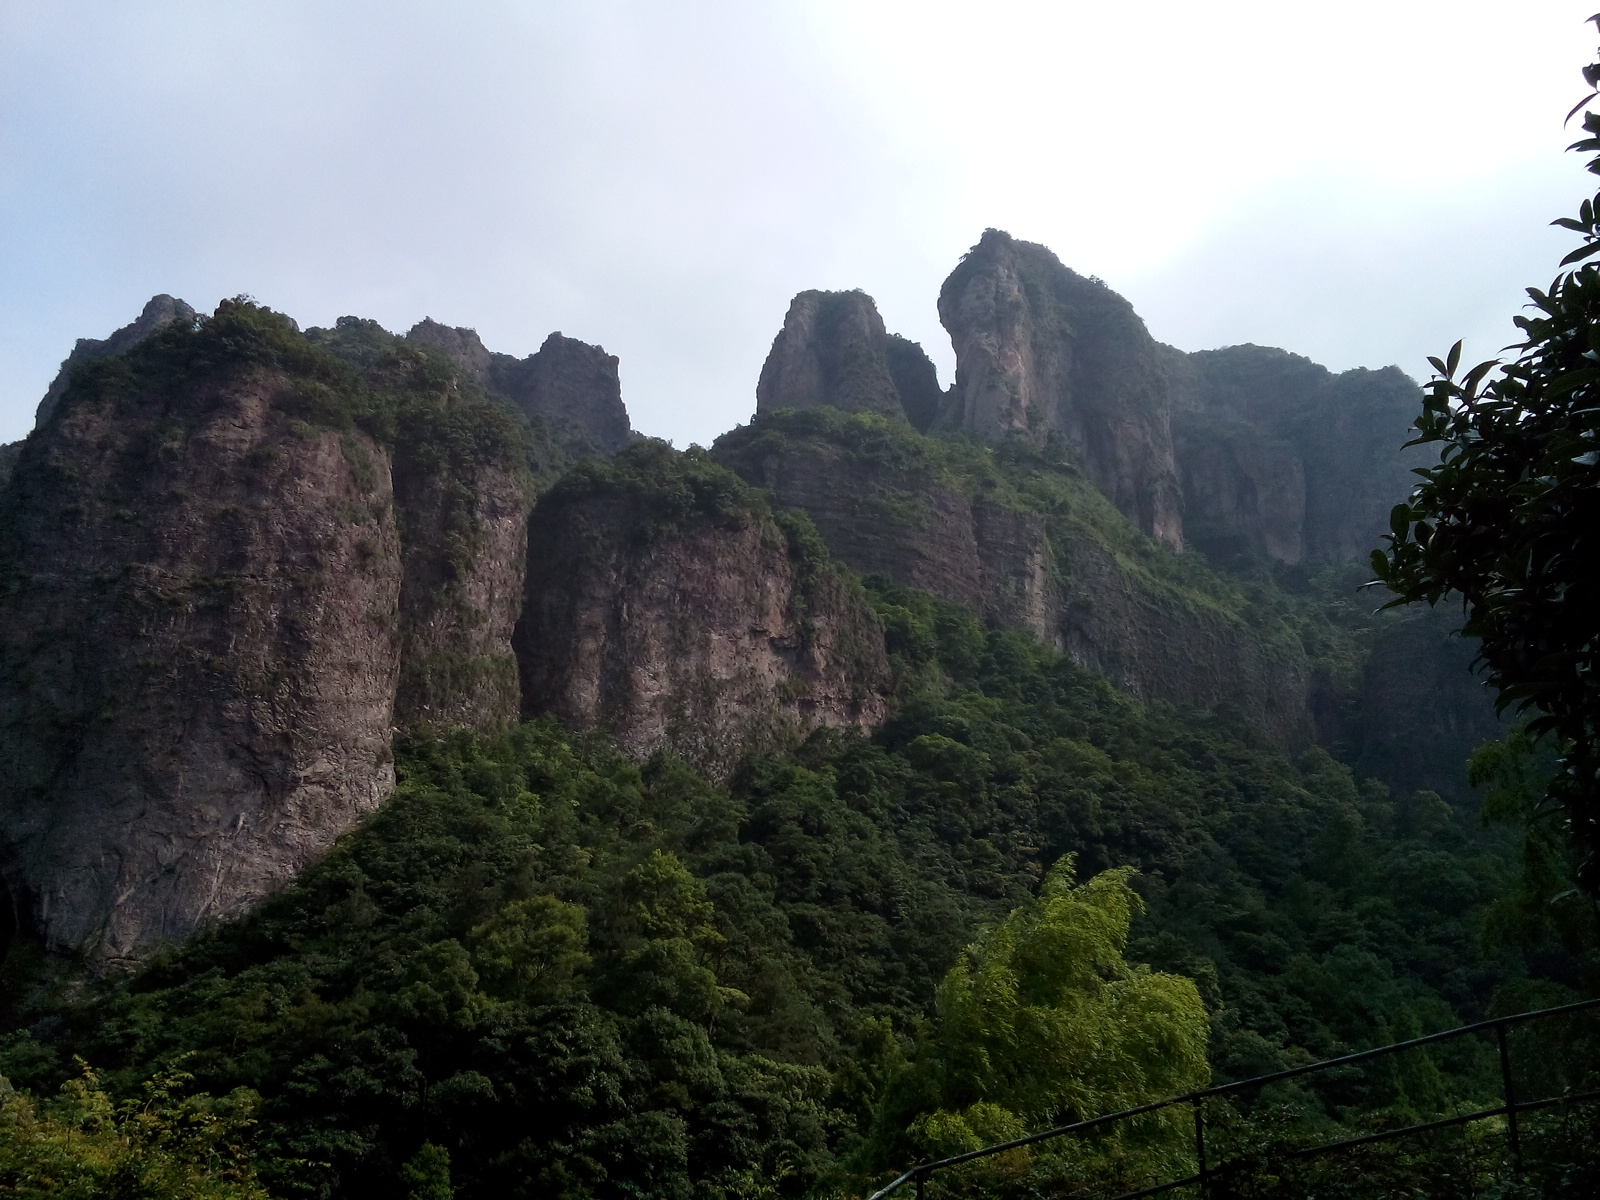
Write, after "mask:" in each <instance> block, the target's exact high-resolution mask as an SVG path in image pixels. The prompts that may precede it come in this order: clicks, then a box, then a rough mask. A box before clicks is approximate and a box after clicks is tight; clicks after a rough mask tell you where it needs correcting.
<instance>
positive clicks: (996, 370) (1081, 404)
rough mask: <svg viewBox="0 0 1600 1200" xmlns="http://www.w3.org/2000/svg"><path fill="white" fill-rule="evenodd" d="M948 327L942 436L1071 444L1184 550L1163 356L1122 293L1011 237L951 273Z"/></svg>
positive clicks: (943, 300) (1133, 513)
mask: <svg viewBox="0 0 1600 1200" xmlns="http://www.w3.org/2000/svg"><path fill="white" fill-rule="evenodd" d="M939 319H940V320H941V321H942V322H943V323H944V327H945V328H946V329H947V330H949V332H950V338H951V341H952V342H953V343H954V345H955V351H956V382H955V386H954V388H953V389H952V390H951V394H950V399H949V401H948V403H947V405H946V407H945V409H944V411H943V412H942V413H941V415H940V418H939V421H938V425H937V427H938V428H941V429H955V430H964V431H967V432H969V433H972V434H975V435H976V436H978V437H980V438H982V439H984V440H985V441H990V442H999V441H1003V440H1005V439H1007V438H1011V437H1019V438H1022V439H1024V440H1026V441H1028V442H1029V443H1031V444H1034V445H1043V444H1044V443H1045V442H1046V441H1047V440H1049V439H1050V438H1051V437H1052V436H1056V437H1060V438H1061V439H1063V440H1064V442H1065V443H1066V445H1067V446H1068V447H1070V449H1071V451H1072V453H1073V454H1074V455H1075V456H1076V457H1077V459H1078V460H1079V461H1080V462H1081V463H1082V464H1083V466H1084V468H1085V469H1086V470H1087V471H1088V473H1089V476H1090V478H1092V479H1093V480H1094V481H1095V483H1096V484H1097V485H1098V486H1099V487H1100V488H1101V489H1102V490H1103V491H1104V492H1105V493H1106V495H1107V496H1109V497H1110V498H1111V500H1112V502H1113V503H1114V504H1116V506H1117V507H1118V508H1119V509H1120V510H1121V511H1122V512H1123V513H1125V514H1126V515H1127V516H1128V517H1129V518H1130V519H1132V520H1133V521H1134V522H1136V523H1137V524H1138V526H1139V527H1140V528H1141V529H1143V530H1144V531H1145V532H1146V533H1149V534H1151V535H1152V536H1154V537H1155V538H1157V539H1158V540H1159V541H1162V542H1165V543H1167V544H1168V545H1170V546H1172V547H1173V548H1174V549H1181V548H1182V545H1183V522H1182V516H1181V505H1180V498H1179V490H1178V480H1177V472H1176V469H1175V467H1174V465H1173V458H1172V437H1171V432H1170V429H1169V425H1168V419H1169V411H1170V395H1169V391H1170V387H1169V381H1168V373H1167V371H1166V369H1165V362H1164V357H1163V354H1162V351H1161V348H1160V347H1158V346H1157V344H1156V342H1155V341H1154V340H1153V339H1152V338H1151V337H1150V334H1149V332H1148V331H1147V330H1146V329H1145V327H1144V322H1143V321H1141V320H1140V319H1139V317H1138V314H1136V313H1135V312H1134V311H1133V307H1132V305H1130V304H1129V303H1128V302H1127V301H1126V300H1124V299H1123V298H1122V297H1121V296H1118V295H1117V294H1116V293H1115V292H1113V291H1112V290H1111V289H1110V288H1108V287H1106V286H1105V284H1103V283H1101V282H1100V281H1098V280H1095V279H1085V278H1084V277H1083V276H1081V275H1078V274H1076V273H1075V272H1073V271H1070V270H1068V269H1067V268H1066V267H1064V266H1062V265H1061V263H1060V261H1059V260H1058V259H1057V258H1056V257H1055V255H1054V254H1052V253H1051V252H1050V251H1049V250H1047V249H1045V247H1043V246H1038V245H1034V244H1033V243H1031V242H1022V241H1017V240H1016V239H1014V238H1012V237H1011V236H1010V235H1009V234H1006V233H1002V232H1000V231H999V230H995V229H990V230H987V231H986V232H985V233H984V235H983V238H982V240H980V241H979V242H978V244H977V245H976V246H974V247H973V248H972V250H971V251H969V252H968V254H967V255H966V257H965V258H963V259H962V261H961V264H960V265H959V266H957V267H956V269H955V270H954V271H953V272H951V274H950V277H949V278H948V279H946V280H945V283H944V287H943V288H942V289H941V290H940V293H939Z"/></svg>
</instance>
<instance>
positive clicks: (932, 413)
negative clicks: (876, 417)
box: [885, 333, 945, 433]
mask: <svg viewBox="0 0 1600 1200" xmlns="http://www.w3.org/2000/svg"><path fill="white" fill-rule="evenodd" d="M885 351H886V354H887V357H888V360H889V375H890V377H891V378H892V379H893V380H894V386H895V390H896V391H897V392H899V393H900V407H901V408H902V409H903V410H904V411H905V416H906V420H908V421H910V422H911V426H912V428H914V429H915V430H916V431H917V432H918V433H927V432H928V430H930V429H932V428H933V423H934V422H935V421H936V420H938V418H939V410H940V409H941V408H943V407H944V400H945V394H944V392H943V390H941V389H940V387H939V369H938V368H937V367H935V366H934V365H933V360H932V359H931V358H929V357H928V355H927V353H926V352H925V351H924V350H923V349H922V346H921V345H920V344H919V343H917V342H913V341H911V340H910V339H909V338H903V337H901V336H900V335H899V334H898V333H891V334H890V335H889V343H888V345H887V347H885Z"/></svg>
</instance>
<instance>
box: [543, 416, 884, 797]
mask: <svg viewBox="0 0 1600 1200" xmlns="http://www.w3.org/2000/svg"><path fill="white" fill-rule="evenodd" d="M672 454H673V452H672V451H670V450H668V449H666V448H665V447H657V446H651V445H647V446H644V447H641V448H640V449H639V450H638V451H629V452H628V454H627V455H625V456H624V458H625V459H627V460H628V461H627V463H626V469H627V471H628V472H629V473H628V474H627V475H625V476H623V477H620V478H619V477H617V476H615V475H605V474H599V473H595V472H591V473H588V474H585V472H584V470H582V469H580V471H579V472H578V473H577V474H576V475H574V476H569V477H568V479H567V480H566V481H564V482H563V483H562V484H560V485H558V486H557V487H556V488H555V489H554V490H553V491H552V492H551V493H549V494H547V495H546V496H545V497H544V498H543V499H542V500H541V501H540V503H539V504H538V506H537V507H536V508H535V509H534V512H533V516H532V518H531V519H530V522H529V548H528V585H527V607H526V609H525V611H524V615H523V620H522V623H521V624H520V625H519V626H518V630H517V651H518V659H519V662H520V665H521V669H522V688H523V698H524V703H525V705H526V708H527V711H528V713H529V715H537V714H541V713H554V714H556V715H558V716H560V717H562V718H563V719H565V720H566V721H568V722H570V723H572V724H574V725H576V726H577V727H580V728H586V727H593V726H600V727H602V728H605V729H607V730H609V731H610V732H611V733H612V734H613V735H614V736H615V737H616V738H617V740H618V742H619V743H620V744H621V746H622V747H623V748H624V749H625V750H627V751H628V752H629V753H631V754H633V755H636V756H640V757H643V756H646V755H648V754H650V753H652V752H653V751H655V750H657V749H659V748H662V747H665V746H670V747H672V748H674V749H675V750H676V751H677V752H678V753H680V754H683V755H684V756H685V757H686V758H688V759H689V760H690V761H692V762H694V763H696V764H697V765H699V766H701V767H702V768H704V769H705V770H707V771H709V772H710V773H712V774H713V775H723V774H725V773H726V772H727V771H728V770H729V769H731V767H732V766H733V765H734V764H735V763H736V761H737V760H738V758H739V756H740V755H741V754H742V753H743V752H744V751H746V750H747V749H750V748H752V747H760V746H763V745H767V746H772V745H782V744H785V743H789V742H793V741H794V740H797V739H798V737H799V736H801V735H803V733H804V732H805V731H806V730H808V729H811V728H814V727H816V726H832V727H852V728H862V729H867V728H870V727H872V726H873V725H875V724H876V723H878V722H879V721H881V720H882V719H883V716H884V713H885V708H886V702H885V692H886V690H887V685H888V665H887V660H886V658H885V654H884V648H883V634H882V630H881V629H880V628H879V626H878V622H877V619H876V617H875V616H874V615H873V613H872V611H871V608H870V606H869V605H868V603H867V601H866V599H865V597H864V596H863V595H862V593H861V592H860V590H859V589H858V588H857V587H855V586H854V585H852V584H851V583H850V582H849V581H848V580H847V579H846V578H844V577H843V576H842V575H840V574H839V573H838V572H837V570H836V569H835V568H833V567H832V566H831V564H829V563H828V562H827V560H826V559H825V558H823V559H817V558H816V557H815V555H814V552H813V551H812V550H810V549H808V548H807V547H805V546H804V544H803V542H797V541H796V540H795V536H794V535H792V534H791V533H789V532H786V531H785V530H784V529H783V528H782V527H780V525H779V524H778V523H776V522H775V521H774V519H773V518H772V517H771V516H770V515H769V514H768V513H767V512H766V511H765V506H764V505H763V504H761V503H760V502H759V501H758V500H755V499H754V498H753V497H748V495H747V494H746V493H744V491H743V489H742V488H740V486H739V484H738V482H737V480H735V479H733V478H732V477H731V476H727V475H726V473H724V472H720V471H719V470H718V469H717V468H715V467H713V466H711V464H709V463H699V464H695V465H694V467H693V470H694V472H695V473H696V477H697V478H698V479H705V478H706V477H707V473H708V472H710V473H712V474H711V476H710V478H711V485H710V490H711V491H713V492H715V493H717V494H718V495H720V496H722V497H724V498H726V497H727V496H728V495H730V494H732V495H734V497H735V498H734V500H733V502H732V503H731V504H730V503H723V502H722V501H720V500H718V501H713V502H711V503H709V504H707V505H704V506H694V507H691V508H689V509H687V510H684V509H682V508H679V509H676V510H674V509H673V508H672V507H671V501H670V500H669V499H665V498H664V493H663V492H661V491H660V490H658V489H657V488H656V487H655V485H654V483H653V482H652V481H653V480H654V479H658V478H675V477H676V473H677V472H678V471H679V470H680V469H681V465H680V464H677V463H675V462H674V460H672V459H671V458H670V456H671V455H672ZM680 457H681V456H680ZM634 460H637V461H634ZM596 472H598V468H597V469H596ZM718 475H720V476H722V477H723V478H722V479H721V480H718V479H717V478H716V476H718ZM696 486H697V484H696V482H695V480H690V481H689V482H688V483H687V484H685V487H687V488H690V489H693V488H695V487H696ZM680 494H681V493H680Z"/></svg>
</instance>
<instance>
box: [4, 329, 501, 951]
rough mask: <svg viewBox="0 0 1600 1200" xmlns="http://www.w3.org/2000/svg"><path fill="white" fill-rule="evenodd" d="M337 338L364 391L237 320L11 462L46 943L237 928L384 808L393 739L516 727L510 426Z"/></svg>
mask: <svg viewBox="0 0 1600 1200" xmlns="http://www.w3.org/2000/svg"><path fill="white" fill-rule="evenodd" d="M325 332H327V331H325ZM333 333H336V335H337V337H336V338H335V340H336V341H338V343H339V348H340V349H341V350H343V351H344V358H345V359H346V361H348V362H353V363H357V364H363V365H364V366H365V368H366V369H365V371H364V375H363V376H362V377H359V378H358V376H357V375H356V374H355V373H354V372H353V371H352V370H351V369H349V368H348V367H347V366H345V365H344V363H341V362H340V361H338V359H336V358H334V357H332V356H330V355H329V354H327V353H325V352H323V350H321V349H318V348H317V343H318V342H319V341H321V342H324V343H326V341H327V340H328V339H325V338H323V339H319V338H313V337H309V336H302V335H301V334H299V333H298V332H297V331H296V330H295V329H294V328H293V325H292V323H291V322H289V321H288V320H287V319H285V318H282V317H279V316H277V315H276V314H272V313H268V312H266V311H265V310H261V309H257V308H255V307H254V306H251V305H238V304H229V305H224V306H223V308H222V309H219V310H218V313H217V316H216V317H214V318H207V319H205V320H203V321H200V322H198V323H195V322H187V323H183V324H179V325H173V326H171V327H170V328H168V329H167V330H165V331H163V332H161V333H159V334H158V335H156V336H154V337H152V338H150V339H148V340H147V341H146V342H145V343H142V344H140V345H139V346H137V347H135V348H134V349H133V350H131V351H130V352H128V353H127V354H125V355H123V356H120V357H112V358H107V359H105V360H104V361H100V362H97V363H94V364H91V365H90V366H89V367H88V368H87V369H86V370H85V371H82V372H80V373H79V374H78V375H77V376H76V377H75V379H76V382H74V384H73V385H72V387H70V388H69V389H67V390H66V391H65V392H64V393H63V395H62V397H61V399H60V404H59V407H58V410H57V412H56V413H55V414H54V416H53V417H52V419H51V421H50V422H49V424H48V425H47V426H46V427H45V428H43V429H41V430H38V431H36V432H35V433H34V434H33V435H32V436H31V437H30V438H29V439H28V440H27V442H25V443H24V444H23V446H22V453H21V457H20V461H19V463H18V466H17V470H16V473H15V477H14V479H13V480H12V482H11V484H10V485H9V487H8V488H7V489H6V492H5V497H4V504H5V509H4V513H5V516H4V523H3V534H4V539H5V543H4V546H3V547H0V549H3V558H0V561H3V562H4V563H5V564H6V571H7V573H6V575H5V587H4V589H3V590H0V615H3V617H4V621H5V633H4V634H3V635H0V870H3V871H4V873H5V877H6V880H5V881H6V883H7V886H8V887H10V888H11V889H12V891H13V892H14V893H15V895H16V899H17V901H18V902H19V903H18V905H17V907H18V908H20V909H21V911H22V913H23V919H24V923H26V924H28V925H30V926H32V927H33V928H34V929H36V930H37V931H38V932H39V933H41V934H42V935H43V937H44V939H45V941H46V943H47V945H49V946H50V947H51V948H53V949H57V950H69V951H81V952H83V953H84V954H86V955H87V956H88V957H89V958H90V959H91V960H111V961H118V960H126V959H129V958H130V957H133V956H136V955H138V954H139V953H141V952H143V951H145V950H147V949H148V948H149V947H150V946H151V945H152V944H155V943H158V942H161V941H166V940H174V939H180V938H182V937H184V936H187V935H188V934H189V933H191V932H193V931H194V929H195V928H197V927H198V926H199V925H200V924H202V923H203V922H205V921H207V920H210V919H213V918H216V917H223V916H227V915H230V914H234V913H237V912H240V911H243V910H244V909H245V908H248V907H249V906H250V905H251V904H253V903H254V902H256V901H257V900H259V899H260V898H261V897H262V896H264V895H265V894H266V893H267V892H269V891H271V890H272V889H273V888H275V887H277V886H280V885H281V884H283V883H285V882H287V881H288V880H289V879H292V878H293V877H294V875H295V874H297V873H298V872H299V871H300V870H301V869H302V868H304V867H305V866H306V865H307V864H308V863H310V862H311V861H312V860H314V859H315V858H316V857H318V856H319V855H320V854H321V853H322V852H323V851H325V850H326V849H327V847H328V846H329V845H331V844H332V842H333V840H334V839H335V838H336V837H338V835H339V834H341V833H342V832H344V831H345V830H346V829H348V828H350V826H351V825H353V824H354V823H355V822H356V821H357V820H359V819H360V817H361V816H362V815H364V814H366V813H368V812H371V811H372V810H373V809H374V808H376V807H377V806H378V805H379V804H380V803H381V802H382V801H383V800H384V799H385V798H386V797H387V795H388V794H389V792H390V790H391V788H392V785H393V768H392V766H391V757H390V742H391V736H392V734H393V732H394V729H395V727H396V726H399V727H402V728H407V729H414V730H434V729H440V728H446V727H460V726H471V727H478V728H485V727H488V728H492V727H496V726H500V725H504V724H505V723H507V722H509V721H512V720H515V719H516V717H517V715H518V712H519V711H520V694H519V689H518V683H517V671H516V661H515V658H514V655H513V653H512V650H511V633H512V629H513V626H514V624H515V622H516V620H517V617H518V616H519V614H520V612H521V607H522V603H521V602H522V586H523V575H524V567H523V555H524V551H525V547H526V515H527V512H528V508H529V506H530V505H531V502H532V485H531V478H530V475H529V470H528V467H527V465H526V463H525V462H524V454H525V451H527V449H528V442H527V434H526V431H525V429H524V427H523V425H522V423H521V422H520V421H519V420H518V419H517V418H516V416H515V415H514V414H513V413H512V412H511V411H510V410H509V408H507V407H506V406H505V405H503V404H502V403H500V402H498V401H495V400H491V399H486V398H483V397H481V396H476V395H472V394H464V393H463V391H462V389H461V388H460V386H459V384H458V380H457V375H456V373H454V372H453V371H452V370H451V369H448V368H447V367H445V366H442V365H441V363H440V360H439V359H437V358H434V357H430V356H429V355H428V354H425V353H423V352H422V351H421V350H419V349H417V348H415V347H414V346H412V345H409V344H407V343H404V342H399V341H397V340H396V339H394V338H392V337H390V336H389V335H388V334H386V333H384V332H383V331H382V330H380V329H378V328H377V327H376V326H375V325H372V324H371V323H370V322H366V323H360V322H356V323H344V324H341V326H340V328H339V330H337V331H333ZM330 336H332V334H330Z"/></svg>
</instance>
